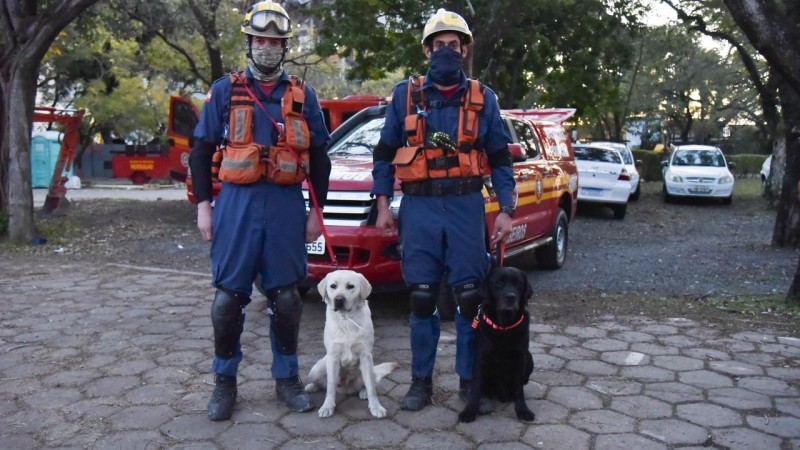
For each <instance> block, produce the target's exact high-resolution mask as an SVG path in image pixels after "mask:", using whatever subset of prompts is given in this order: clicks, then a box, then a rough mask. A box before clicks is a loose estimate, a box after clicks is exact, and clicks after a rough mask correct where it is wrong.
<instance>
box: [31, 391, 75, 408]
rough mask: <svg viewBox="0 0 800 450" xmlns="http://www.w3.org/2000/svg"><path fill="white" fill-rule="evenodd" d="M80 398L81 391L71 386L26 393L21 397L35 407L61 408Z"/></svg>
mask: <svg viewBox="0 0 800 450" xmlns="http://www.w3.org/2000/svg"><path fill="white" fill-rule="evenodd" d="M80 399H81V393H80V391H79V390H77V389H73V388H64V389H59V388H51V389H45V390H43V391H40V392H36V393H33V394H29V395H26V396H25V397H23V398H22V401H24V402H25V403H26V404H27V405H29V406H30V407H32V408H36V409H56V408H62V407H64V406H66V405H69V404H70V403H75V402H77V401H78V400H80Z"/></svg>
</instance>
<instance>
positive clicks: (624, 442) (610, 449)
mask: <svg viewBox="0 0 800 450" xmlns="http://www.w3.org/2000/svg"><path fill="white" fill-rule="evenodd" d="M564 448H567V447H564ZM593 448H594V449H595V450H619V449H636V450H661V449H663V450H666V449H667V446H666V445H664V444H661V443H658V442H655V441H651V440H650V439H646V438H644V437H642V436H638V435H635V434H601V435H600V436H597V439H595V444H594V447H593Z"/></svg>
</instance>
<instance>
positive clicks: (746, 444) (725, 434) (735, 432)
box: [711, 428, 781, 450]
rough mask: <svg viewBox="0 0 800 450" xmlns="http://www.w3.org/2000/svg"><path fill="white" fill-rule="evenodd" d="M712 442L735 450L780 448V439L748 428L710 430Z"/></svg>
mask: <svg viewBox="0 0 800 450" xmlns="http://www.w3.org/2000/svg"><path fill="white" fill-rule="evenodd" d="M711 435H712V439H713V442H714V444H716V445H721V446H723V448H730V449H734V448H735V449H737V450H740V449H741V450H765V449H773V448H774V449H778V448H781V439H780V438H777V437H775V436H770V435H768V434H764V433H761V432H759V431H755V430H751V429H748V428H726V429H722V430H711Z"/></svg>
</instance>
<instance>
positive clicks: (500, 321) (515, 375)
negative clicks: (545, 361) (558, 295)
mask: <svg viewBox="0 0 800 450" xmlns="http://www.w3.org/2000/svg"><path fill="white" fill-rule="evenodd" d="M481 289H482V292H483V302H482V303H481V306H480V309H479V310H478V315H477V316H476V317H475V321H474V322H473V324H472V326H473V328H475V340H474V341H473V344H472V345H473V349H474V352H475V366H474V368H473V371H472V389H471V390H470V395H469V399H468V400H467V406H466V407H465V408H464V410H463V411H461V413H460V414H459V415H458V420H459V421H461V422H472V421H474V420H475V417H476V416H477V413H478V407H479V404H480V398H481V395H484V396H486V397H488V398H495V399H497V400H498V401H501V402H510V401H511V400H514V411H515V412H516V413H517V418H518V419H521V420H526V421H532V420H533V419H534V418H535V417H536V416H535V415H534V414H533V412H532V411H531V410H530V409H529V408H528V405H527V404H526V403H525V394H524V393H523V391H522V386H524V385H525V384H527V383H528V378H529V377H530V375H531V373H532V372H533V356H531V352H530V351H529V350H528V341H529V339H530V332H529V330H528V326H529V324H530V316H529V315H528V311H527V310H526V309H525V305H526V304H527V302H528V298H530V297H531V295H533V289H532V288H531V285H530V283H528V277H527V276H526V275H525V273H524V272H522V271H521V270H519V269H515V268H512V267H500V268H497V269H493V270H492V271H490V272H489V274H488V275H487V276H486V279H484V281H483V286H482V287H481Z"/></svg>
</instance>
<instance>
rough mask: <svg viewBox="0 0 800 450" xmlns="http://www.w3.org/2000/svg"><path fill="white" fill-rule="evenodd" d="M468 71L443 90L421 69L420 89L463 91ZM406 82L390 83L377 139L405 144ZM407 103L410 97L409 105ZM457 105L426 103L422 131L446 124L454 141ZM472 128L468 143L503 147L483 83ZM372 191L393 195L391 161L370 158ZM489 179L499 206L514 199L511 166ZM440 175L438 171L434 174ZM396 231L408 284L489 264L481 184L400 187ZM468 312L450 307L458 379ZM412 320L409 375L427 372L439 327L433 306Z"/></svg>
mask: <svg viewBox="0 0 800 450" xmlns="http://www.w3.org/2000/svg"><path fill="white" fill-rule="evenodd" d="M467 86H468V85H467V79H466V76H464V74H463V73H462V76H461V83H460V84H459V87H458V89H457V90H456V92H455V93H454V94H453V95H452V97H450V98H447V99H446V98H443V97H442V94H441V92H440V91H439V90H438V89H437V88H436V87H435V86H434V85H433V83H431V82H430V81H429V77H426V79H425V82H424V83H423V85H422V91H423V92H424V96H425V98H426V100H429V101H431V102H435V101H439V100H442V101H445V100H452V99H460V98H462V96H463V94H464V92H465V90H466V89H467ZM408 89H409V82H408V81H403V82H400V83H399V84H397V85H396V86H395V87H394V90H393V93H392V99H393V101H392V103H391V104H390V105H389V106H387V108H386V122H385V125H384V127H383V130H382V131H381V142H382V144H383V145H386V146H388V147H390V148H394V149H396V148H399V147H401V146H404V145H405V144H406V142H407V140H408V136H407V135H406V133H405V130H404V125H403V124H404V120H405V116H406V114H407V101H406V99H407V92H408ZM413 107H414V106H413V105H412V108H413ZM460 109H461V108H460V107H459V106H454V105H451V106H444V107H441V108H429V109H428V116H427V117H426V119H425V120H426V138H427V136H430V135H431V134H432V133H434V132H445V133H447V134H448V135H450V137H451V139H452V140H453V141H455V142H457V138H458V118H459V113H460ZM479 120H480V124H479V135H478V139H477V140H476V142H475V144H474V146H475V148H482V149H484V151H485V152H486V154H487V155H491V154H492V153H494V152H498V151H507V150H506V149H507V148H508V144H509V143H510V142H511V137H510V136H509V134H508V131H507V129H506V127H505V125H504V124H503V122H502V119H501V117H500V110H499V106H498V104H497V96H496V95H495V93H494V92H493V91H492V90H491V89H489V88H488V87H487V88H486V90H485V94H484V106H483V110H482V111H481V113H480V119H479ZM372 175H373V179H374V186H373V189H372V194H373V195H386V196H388V197H392V196H393V195H394V178H395V168H394V166H393V165H391V164H390V163H389V162H388V161H381V160H378V159H376V161H375V165H374V168H373V171H372ZM491 178H492V185H493V186H494V190H495V191H496V193H497V197H498V200H499V202H500V205H501V206H513V204H514V200H513V191H514V186H515V182H514V174H513V171H512V169H511V167H510V166H501V167H495V168H493V169H492V173H491ZM439 180H441V179H439ZM398 219H399V232H400V242H401V244H402V249H403V250H402V269H403V278H404V279H405V282H406V284H408V285H411V286H413V285H429V286H438V285H439V280H441V278H442V275H443V273H444V271H445V270H446V271H447V274H448V279H447V283H448V284H449V285H450V286H463V285H466V284H469V283H474V284H475V285H476V286H478V285H480V281H481V280H482V279H483V278H484V276H485V275H486V273H487V271H488V268H489V255H488V253H487V251H486V240H485V234H486V216H485V210H484V198H483V195H482V194H481V192H480V191H478V192H471V193H468V194H464V195H442V196H419V195H408V194H406V195H404V196H403V199H402V202H401V203H400V213H399V217H398ZM472 319H473V318H472V317H465V316H463V315H462V314H460V313H459V314H456V319H455V320H456V333H457V341H456V373H457V374H458V375H459V376H460V377H461V378H462V379H464V380H469V379H471V378H472V366H473V362H474V356H473V354H472V340H473V337H474V330H473V329H472V326H471V325H472ZM410 328H411V354H412V357H411V375H412V376H414V377H424V378H430V377H431V376H432V375H433V368H434V364H435V361H436V346H437V344H438V341H439V334H440V318H439V314H438V311H437V312H435V313H434V314H433V315H432V316H430V317H419V316H417V315H416V314H414V313H413V312H412V313H411V317H410Z"/></svg>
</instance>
